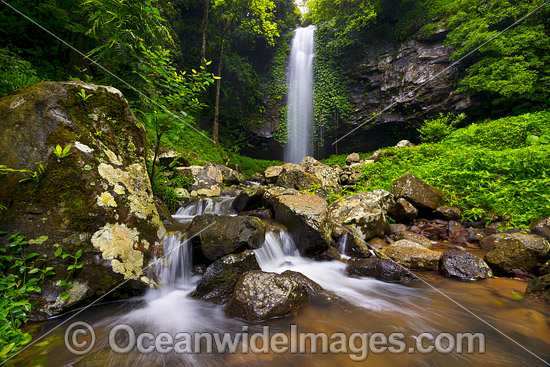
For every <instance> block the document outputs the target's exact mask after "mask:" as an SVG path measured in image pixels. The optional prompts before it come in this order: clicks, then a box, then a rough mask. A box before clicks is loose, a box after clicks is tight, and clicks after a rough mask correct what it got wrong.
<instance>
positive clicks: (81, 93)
mask: <svg viewBox="0 0 550 367" xmlns="http://www.w3.org/2000/svg"><path fill="white" fill-rule="evenodd" d="M76 95H77V96H79V97H80V99H81V100H82V101H87V100H88V98H90V97H91V96H92V95H93V94H86V90H85V89H84V88H81V89H80V91H78V92H77V93H76Z"/></svg>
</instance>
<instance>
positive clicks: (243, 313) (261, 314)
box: [225, 270, 309, 321]
mask: <svg viewBox="0 0 550 367" xmlns="http://www.w3.org/2000/svg"><path fill="white" fill-rule="evenodd" d="M308 304H309V293H308V290H307V287H306V286H305V285H304V284H302V283H299V282H297V281H295V280H294V279H292V278H291V277H289V276H285V275H280V274H275V273H266V272H263V271H258V270H255V271H250V272H248V273H246V274H244V275H243V276H241V278H240V279H239V281H238V282H237V284H236V285H235V291H234V293H233V297H231V299H230V300H229V302H228V303H227V305H226V306H225V312H226V313H227V314H228V316H230V317H238V318H241V319H245V320H250V321H259V320H267V319H271V318H274V317H282V316H287V315H290V314H293V313H296V312H297V311H298V310H300V309H301V308H303V307H305V306H307V305H308Z"/></svg>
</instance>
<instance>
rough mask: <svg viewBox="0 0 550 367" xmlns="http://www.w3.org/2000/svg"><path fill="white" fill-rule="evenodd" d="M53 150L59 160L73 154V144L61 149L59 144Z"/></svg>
mask: <svg viewBox="0 0 550 367" xmlns="http://www.w3.org/2000/svg"><path fill="white" fill-rule="evenodd" d="M88 97H89V96H88ZM52 150H53V154H55V156H56V157H57V158H58V160H59V159H62V158H65V157H66V156H68V155H71V154H72V153H71V152H70V150H71V144H69V145H67V146H66V147H65V148H61V145H59V144H57V146H56V147H52Z"/></svg>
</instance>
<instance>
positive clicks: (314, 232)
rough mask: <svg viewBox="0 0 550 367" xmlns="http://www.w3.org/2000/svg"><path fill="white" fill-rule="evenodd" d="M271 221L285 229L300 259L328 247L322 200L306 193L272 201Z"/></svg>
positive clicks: (327, 224) (327, 222)
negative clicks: (272, 216) (273, 220)
mask: <svg viewBox="0 0 550 367" xmlns="http://www.w3.org/2000/svg"><path fill="white" fill-rule="evenodd" d="M273 211H274V214H275V220H276V221H278V222H280V223H282V224H283V225H284V226H286V227H287V228H288V230H289V232H290V234H291V236H292V238H293V239H294V242H295V243H296V246H297V247H298V250H299V251H300V254H302V255H303V256H314V255H317V254H320V253H322V252H324V251H325V250H327V249H328V246H329V245H330V244H332V238H331V233H332V223H331V221H330V218H329V216H328V212H327V202H326V200H324V199H322V198H320V197H318V196H315V195H309V194H299V195H282V196H277V197H275V198H273Z"/></svg>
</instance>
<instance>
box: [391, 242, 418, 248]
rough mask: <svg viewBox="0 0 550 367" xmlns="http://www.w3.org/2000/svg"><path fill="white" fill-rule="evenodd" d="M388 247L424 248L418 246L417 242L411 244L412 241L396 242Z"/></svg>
mask: <svg viewBox="0 0 550 367" xmlns="http://www.w3.org/2000/svg"><path fill="white" fill-rule="evenodd" d="M390 246H391V247H413V248H420V249H425V248H426V247H425V246H422V245H421V244H419V243H417V242H413V241H409V240H398V241H395V242H393V243H392V244H391V245H390Z"/></svg>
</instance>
